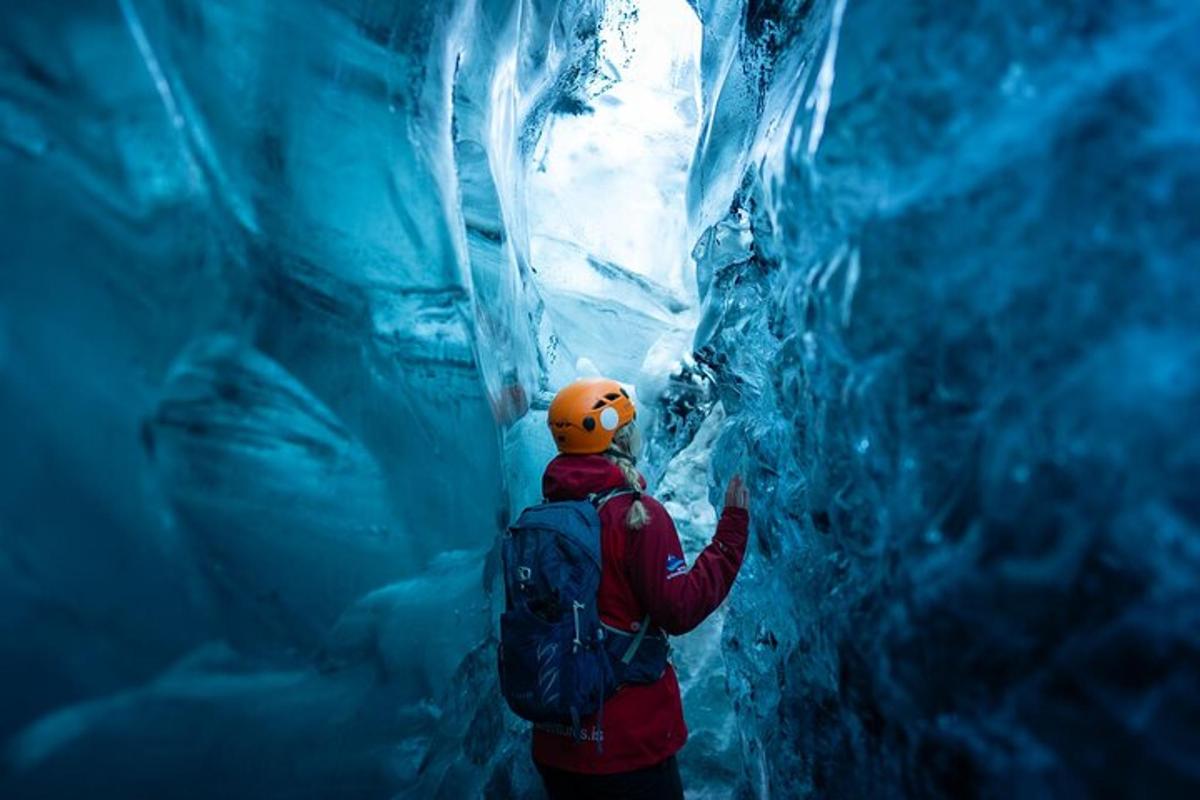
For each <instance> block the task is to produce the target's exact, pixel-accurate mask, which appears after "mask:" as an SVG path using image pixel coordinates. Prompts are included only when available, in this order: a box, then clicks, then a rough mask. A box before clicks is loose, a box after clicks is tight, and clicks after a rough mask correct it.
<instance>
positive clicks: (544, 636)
mask: <svg viewBox="0 0 1200 800" xmlns="http://www.w3.org/2000/svg"><path fill="white" fill-rule="evenodd" d="M631 493H632V491H631V490H614V491H611V492H608V493H605V494H600V495H590V496H589V498H588V499H587V500H575V501H563V502H555V503H543V504H542V505H537V506H533V507H531V508H527V509H525V511H523V512H522V513H521V516H520V517H519V518H518V519H517V521H516V522H515V523H513V524H512V525H511V526H510V527H509V529H508V531H507V532H506V533H505V534H504V540H503V542H502V544H501V558H502V560H503V563H504V592H505V600H506V603H505V608H506V610H505V611H504V613H503V614H502V615H501V616H500V647H499V667H500V690H501V692H502V693H503V694H504V699H505V700H507V701H508V705H509V707H510V708H512V710H513V712H514V713H515V714H517V716H519V717H522V718H524V719H527V720H529V721H531V722H535V723H542V724H544V725H550V726H563V727H564V728H565V727H566V726H567V725H569V726H570V732H571V733H572V734H573V735H574V736H575V738H576V739H584V738H594V739H595V740H596V743H597V746H600V741H601V732H600V730H596V731H594V732H593V733H592V734H591V735H585V734H584V733H583V732H581V730H580V725H579V721H580V720H581V719H582V718H583V717H586V716H589V715H591V714H596V713H599V712H601V711H602V710H603V707H604V701H605V700H607V699H608V698H609V697H610V696H611V695H612V694H613V692H615V691H616V689H617V687H618V686H620V685H621V684H625V683H648V682H651V681H654V680H657V679H658V678H659V677H660V676H661V675H662V673H663V670H664V669H666V663H667V649H668V648H667V638H666V636H665V635H661V634H660V635H648V634H647V629H648V628H649V627H650V620H649V617H647V618H646V619H644V620H642V623H641V625H639V626H638V630H637V632H636V633H630V632H627V631H621V630H618V629H616V628H612V627H609V626H607V625H605V624H603V623H602V622H601V621H600V613H599V611H598V610H597V608H596V592H597V590H598V589H599V588H600V570H601V556H600V515H599V513H598V512H599V509H600V508H601V507H602V506H603V505H604V503H605V502H607V501H608V500H610V499H612V498H613V497H616V496H617V495H621V494H631ZM601 726H602V723H601V725H600V726H598V728H599V727H601Z"/></svg>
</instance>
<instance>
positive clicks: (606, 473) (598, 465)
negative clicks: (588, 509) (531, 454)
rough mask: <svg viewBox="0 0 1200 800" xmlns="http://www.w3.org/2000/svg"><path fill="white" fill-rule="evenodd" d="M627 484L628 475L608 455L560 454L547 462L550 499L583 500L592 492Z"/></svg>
mask: <svg viewBox="0 0 1200 800" xmlns="http://www.w3.org/2000/svg"><path fill="white" fill-rule="evenodd" d="M623 486H625V476H624V475H622V474H621V470H620V469H618V468H617V466H616V465H615V464H613V463H612V462H611V461H609V460H608V459H607V458H605V457H604V456H599V455H587V456H570V455H563V456H558V457H557V458H555V459H554V460H553V461H551V462H550V463H549V464H547V465H546V474H545V475H543V476H542V496H543V497H545V498H546V499H547V500H551V501H554V500H581V499H583V498H584V497H587V496H588V495H589V494H591V493H592V492H603V491H606V490H608V489H617V488H620V487H623Z"/></svg>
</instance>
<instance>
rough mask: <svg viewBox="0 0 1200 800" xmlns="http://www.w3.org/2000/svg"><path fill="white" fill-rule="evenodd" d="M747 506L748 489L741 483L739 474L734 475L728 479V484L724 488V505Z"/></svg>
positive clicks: (748, 503) (727, 506) (748, 504)
mask: <svg viewBox="0 0 1200 800" xmlns="http://www.w3.org/2000/svg"><path fill="white" fill-rule="evenodd" d="M749 506H750V490H749V489H747V488H746V485H745V484H744V483H742V476H741V475H734V476H733V477H732V478H730V479H729V486H728V487H727V488H726V489H725V507H726V508H748V507H749Z"/></svg>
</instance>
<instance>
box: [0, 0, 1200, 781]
mask: <svg viewBox="0 0 1200 800" xmlns="http://www.w3.org/2000/svg"><path fill="white" fill-rule="evenodd" d="M691 5H692V7H693V8H694V10H695V11H696V14H697V15H698V17H699V19H700V22H701V24H702V49H701V52H700V75H699V97H698V98H697V101H698V102H697V108H698V109H699V136H698V141H697V144H696V148H695V154H694V157H693V159H692V161H691V164H690V167H689V168H688V169H689V172H688V181H687V184H688V186H687V192H686V197H685V198H683V201H684V202H685V203H686V211H687V217H688V220H687V224H688V226H689V234H688V236H687V237H685V238H687V239H688V240H689V246H690V248H691V252H690V257H689V254H688V253H686V252H681V253H680V254H679V262H680V263H682V264H684V267H683V268H682V269H680V268H678V264H672V265H669V269H668V266H667V265H664V268H663V274H664V275H665V274H667V273H670V275H671V276H672V278H671V279H670V280H667V279H660V278H661V276H658V275H650V276H645V275H640V274H637V273H636V272H632V271H630V270H628V269H625V268H623V266H622V265H620V264H613V263H610V262H608V261H605V260H604V259H598V258H596V257H594V256H595V254H592V253H587V252H583V253H576V254H575V257H576V260H577V261H579V262H581V263H583V264H584V266H583V267H582V269H587V270H591V271H592V272H594V273H595V275H598V276H600V278H599V279H597V278H596V277H595V275H592V276H591V278H590V280H591V281H592V283H589V284H588V285H589V286H593V285H594V286H599V287H601V289H598V290H595V291H592V292H591V293H588V292H580V291H574V292H573V294H572V291H571V290H572V289H573V288H574V287H573V286H572V280H573V276H572V274H568V273H567V272H566V270H567V265H566V264H565V263H561V264H560V263H543V264H534V263H532V261H531V246H530V237H531V235H532V234H533V233H536V231H531V226H530V221H529V214H528V213H527V209H528V207H529V200H528V191H527V190H528V185H529V183H530V179H529V175H530V174H531V173H530V171H531V170H535V169H538V163H537V159H536V157H535V156H536V152H537V146H538V143H539V141H541V137H542V136H543V134H544V133H545V131H546V130H548V128H549V127H550V126H551V125H552V123H553V121H554V119H556V118H562V117H564V116H580V115H582V116H583V117H587V116H588V115H589V113H591V109H592V105H593V104H594V103H596V102H598V99H605V100H606V102H612V100H613V98H612V97H608V98H603V95H604V92H605V89H606V87H608V86H611V85H612V84H613V81H614V80H619V77H620V76H619V72H620V70H619V68H617V67H615V66H614V65H613V64H612V63H608V62H606V61H605V56H604V50H603V48H602V45H603V43H604V39H605V37H606V36H607V35H608V33H607V31H610V30H611V28H610V27H606V26H609V25H616V26H617V29H623V26H625V25H627V24H630V23H629V21H630V20H631V19H635V18H636V14H637V7H636V6H637V4H636V3H634V2H632V1H631V0H630V1H628V2H627V1H626V0H610V1H609V2H601V1H600V0H560V1H558V2H555V1H554V0H457V1H456V2H449V3H434V2H397V3H382V2H375V3H359V2H346V1H345V0H325V1H324V2H303V3H299V2H296V3H275V2H267V1H266V0H214V1H213V2H204V3H198V2H182V1H176V0H103V1H101V0H95V1H94V2H92V1H87V0H78V1H77V2H70V3H67V2H64V3H37V2H32V0H21V1H20V2H8V3H5V4H3V12H4V20H5V21H4V24H3V25H2V26H0V184H2V187H3V191H0V264H2V266H3V269H0V441H2V442H3V443H4V447H3V451H2V453H3V456H2V457H0V674H2V675H3V681H2V682H0V747H2V754H0V796H3V797H6V798H7V797H16V798H24V797H38V798H45V797H76V796H81V795H86V796H89V797H135V796H170V797H197V798H200V797H214V796H220V797H254V798H263V797H277V796H279V797H282V796H286V797H290V798H294V797H297V796H300V797H313V798H331V797H348V798H359V797H413V798H426V797H447V798H450V797H454V798H457V797H478V796H483V797H489V798H491V797H514V798H524V797H537V796H539V794H538V792H539V790H538V784H537V780H536V776H535V774H534V773H533V770H532V767H531V765H530V763H529V760H528V755H527V742H526V738H525V737H526V736H527V734H526V732H525V728H524V726H523V725H522V724H520V723H519V722H518V721H517V720H515V719H514V718H513V717H512V716H511V715H510V714H508V713H507V711H505V710H504V707H503V704H502V702H501V701H500V700H499V697H498V695H497V694H496V688H495V678H494V666H493V658H494V638H493V634H492V631H493V630H494V625H493V620H492V615H493V613H494V611H495V609H494V604H495V603H494V598H493V597H492V596H491V595H490V594H489V592H488V588H489V586H491V585H492V579H493V577H494V574H493V573H494V562H493V561H492V560H490V559H489V557H488V553H489V550H490V549H491V545H492V543H493V540H494V537H495V535H496V533H497V531H498V530H499V528H500V526H501V525H502V524H503V523H504V522H505V521H506V520H507V519H508V518H509V517H510V516H511V514H512V512H513V510H514V509H515V508H516V507H519V506H520V505H521V504H523V503H524V502H527V501H529V500H530V499H532V498H534V497H536V494H537V487H536V474H537V471H538V469H539V468H540V466H541V463H542V462H543V460H544V458H545V457H546V456H547V455H548V454H547V448H548V443H547V442H545V441H544V438H543V430H542V428H543V425H542V415H544V406H545V401H546V398H547V392H548V391H549V390H550V389H552V388H553V387H554V386H555V385H556V384H557V383H560V382H562V381H563V380H566V379H569V377H571V376H572V375H573V373H574V370H575V369H576V368H577V362H576V359H585V360H586V359H590V360H592V361H593V362H594V363H596V364H603V365H604V368H605V369H610V370H616V371H618V372H620V373H621V374H618V375H617V376H616V377H619V378H624V379H627V380H639V379H645V380H644V382H643V385H642V386H641V387H640V388H642V389H643V390H644V391H645V392H646V394H645V396H644V397H640V399H641V401H642V403H643V408H644V410H645V412H646V414H645V417H646V419H647V420H648V421H652V426H651V429H650V431H649V432H648V434H649V435H648V442H647V455H648V460H647V463H646V464H645V466H646V471H647V474H648V475H650V476H651V478H652V480H653V481H654V483H655V488H656V490H658V491H659V493H660V495H661V496H662V497H663V498H664V500H666V501H667V502H668V506H669V507H670V508H671V509H672V513H674V514H676V516H677V518H678V520H679V523H680V529H681V532H682V533H683V535H684V538H685V543H686V546H687V547H688V548H691V549H693V550H694V549H695V548H696V547H698V546H699V545H700V544H702V542H703V539H704V537H705V536H706V535H707V532H708V527H706V526H708V525H709V524H710V522H711V513H712V512H711V509H710V506H709V503H707V502H706V499H707V498H705V497H704V494H705V493H707V494H708V496H709V498H711V499H712V500H714V501H716V500H718V499H719V492H720V488H721V487H722V486H723V485H724V481H725V480H726V479H727V478H728V476H729V475H730V474H732V473H733V472H735V471H741V472H743V473H744V474H746V475H747V476H748V478H749V479H750V484H751V486H752V489H753V494H754V500H753V508H752V511H753V515H754V519H755V524H754V531H753V536H754V539H753V542H752V546H751V553H750V556H749V558H748V561H747V564H746V567H745V569H744V572H743V575H742V576H741V577H740V578H739V581H738V584H737V586H736V587H735V589H734V592H733V594H732V596H731V599H730V601H729V603H728V604H727V606H726V607H725V609H724V610H723V612H722V614H721V615H719V616H718V618H716V619H714V620H713V621H712V622H711V623H710V624H709V626H708V627H706V628H705V629H703V630H702V631H700V632H697V634H695V635H694V636H693V637H692V638H691V639H688V640H684V641H682V642H681V643H680V645H679V646H678V647H677V649H676V654H677V655H676V658H677V661H678V666H679V669H680V674H681V675H682V676H683V678H684V684H685V702H686V705H687V714H688V722H689V725H690V726H691V728H692V730H693V732H694V734H695V735H694V738H693V741H692V742H691V743H690V744H689V746H688V749H686V750H685V751H683V754H682V756H681V762H682V765H683V770H684V775H685V778H686V780H687V782H688V788H689V796H691V797H705V798H710V797H711V798H719V797H739V798H741V797H745V798H750V797H755V798H767V797H776V798H790V797H832V798H843V797H846V798H857V797H870V798H878V797H921V798H933V797H955V798H957V797H1092V796H1096V797H1109V796H1153V797H1190V796H1195V794H1196V793H1197V790H1200V759H1198V758H1197V755H1196V754H1197V753H1198V752H1200V652H1198V651H1200V588H1198V587H1200V544H1198V542H1200V539H1198V535H1197V534H1198V531H1197V528H1198V527H1200V506H1198V505H1197V499H1196V498H1197V491H1196V487H1197V486H1200V437H1197V435H1196V434H1195V432H1194V426H1195V424H1196V423H1197V417H1198V413H1200V380H1198V379H1197V377H1196V366H1197V363H1198V362H1200V358H1198V356H1200V352H1198V350H1200V335H1198V334H1200V330H1198V328H1200V322H1198V320H1200V296H1198V295H1200V275H1198V273H1197V271H1196V269H1195V265H1196V264H1197V263H1198V259H1197V257H1198V256H1200V252H1198V250H1200V227H1198V222H1197V220H1198V219H1200V215H1198V210H1200V197H1197V189H1196V187H1197V186H1198V185H1200V182H1198V179H1200V141H1198V140H1200V134H1198V133H1197V131H1200V99H1198V93H1197V89H1196V87H1197V85H1200V52H1198V51H1197V50H1196V47H1195V42H1196V41H1200V9H1197V7H1196V5H1195V4H1194V3H1188V2H1165V1H1162V2H1159V0H1104V1H1103V2H1096V1H1095V0H1087V1H1086V2H1085V0H1078V2H1068V1H1067V0H1064V1H1063V2H1033V0H1017V2H1006V3H1000V2H993V1H992V0H987V1H986V2H977V3H932V2H921V1H920V0H907V1H906V2H884V1H883V0H806V1H805V2H789V1H788V0H778V1H775V0H732V1H731V2H726V1H725V0H694V1H693V2H692V3H691ZM613 20H616V22H613ZM688 113H691V112H688ZM621 168H622V164H619V163H614V165H613V169H614V170H617V169H621ZM571 188H572V190H573V191H578V189H577V188H576V187H571ZM564 196H566V194H565V193H564ZM563 213H564V215H566V214H569V209H565V210H564V211H563ZM631 224H632V223H631ZM638 226H639V228H643V229H644V228H646V227H647V225H646V223H645V221H644V220H639V221H638ZM565 244H566V245H573V246H576V249H579V247H578V245H579V243H571V242H567V243H565ZM576 267H578V265H577V264H576V265H574V266H572V267H571V269H575V268H576ZM555 270H560V272H558V273H556V274H554V275H553V276H551V277H547V273H548V272H554V271H555ZM687 272H694V278H695V285H696V296H698V297H699V299H700V302H701V303H702V306H701V308H700V309H699V310H698V311H697V310H695V309H690V308H688V302H689V301H688V300H687V299H686V298H688V297H690V292H678V291H676V288H677V287H675V286H674V282H675V281H676V280H677V279H678V277H679V275H680V274H685V273H687ZM589 274H590V273H589ZM539 275H540V276H541V277H539ZM551 278H553V280H552V279H551ZM555 281H557V283H555ZM551 284H553V285H554V291H546V290H545V289H546V287H547V286H550V285H551ZM564 287H565V288H566V290H567V291H565V292H564V291H563V288H564ZM556 293H557V294H560V295H562V297H566V299H565V300H564V299H561V298H558V297H556ZM681 298H683V299H681ZM580 310H586V312H587V313H586V314H581V313H578V312H580ZM635 312H636V320H635V321H636V323H637V324H632V323H631V320H634V316H633V315H634V314H635ZM693 312H695V314H694V316H689V314H692V313H693ZM620 315H625V318H624V323H625V324H622V325H619V326H617V327H612V326H610V325H608V324H606V325H605V326H603V327H601V326H599V325H596V326H595V327H593V326H592V325H590V324H585V323H584V322H583V321H582V320H584V319H593V318H595V319H600V320H603V319H610V318H613V317H617V316H620ZM685 323H686V324H689V325H692V326H693V327H694V328H695V332H694V337H692V347H691V348H688V347H687V346H686V344H683V343H680V344H679V345H678V347H679V349H680V352H678V353H670V352H662V347H663V344H662V343H663V342H668V343H669V342H674V341H675V338H673V337H674V334H675V333H676V332H677V331H678V329H679V328H680V326H682V325H684V324H685ZM614 331H616V333H614ZM664 331H667V332H669V333H671V336H666V335H664ZM685 332H686V331H685ZM617 335H619V336H620V338H621V341H620V342H619V345H620V346H619V347H616V346H614V347H607V348H606V347H605V343H606V342H608V341H610V340H612V339H613V338H614V336H617ZM684 338H685V339H686V338H687V337H684ZM652 349H656V356H655V359H649V358H648V357H646V356H647V353H648V352H649V351H650V350H652ZM689 350H690V352H689ZM672 360H675V361H677V362H678V363H679V364H680V365H681V366H680V367H679V369H677V370H676V371H675V373H674V375H673V377H672V378H671V379H670V380H660V379H659V378H658V377H655V376H654V375H652V374H651V373H652V370H650V369H649V368H648V367H647V364H648V363H651V362H653V363H654V364H657V365H660V366H661V365H662V364H665V363H671V362H672Z"/></svg>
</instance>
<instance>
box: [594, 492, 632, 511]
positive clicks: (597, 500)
mask: <svg viewBox="0 0 1200 800" xmlns="http://www.w3.org/2000/svg"><path fill="white" fill-rule="evenodd" d="M623 494H635V495H638V496H641V494H642V493H641V492H639V491H637V490H636V489H609V490H608V491H607V492H592V493H591V494H589V495H588V496H587V499H588V502H590V503H591V504H592V505H594V506H595V507H596V510H597V511H599V510H600V509H602V508H604V504H605V503H607V502H608V501H609V500H612V499H613V498H614V497H620V496H621V495H623Z"/></svg>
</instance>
